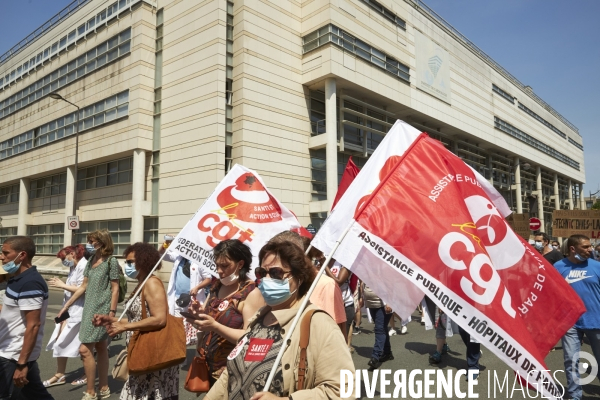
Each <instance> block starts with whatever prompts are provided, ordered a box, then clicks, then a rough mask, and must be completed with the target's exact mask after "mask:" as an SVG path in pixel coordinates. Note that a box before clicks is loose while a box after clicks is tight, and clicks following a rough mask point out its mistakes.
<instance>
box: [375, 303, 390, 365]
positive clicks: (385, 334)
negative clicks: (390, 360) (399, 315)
mask: <svg viewBox="0 0 600 400" xmlns="http://www.w3.org/2000/svg"><path fill="white" fill-rule="evenodd" d="M369 313H370V314H371V318H373V322H374V323H375V345H374V346H373V352H372V353H371V357H372V358H375V359H377V360H379V359H380V358H381V357H382V356H384V355H387V354H389V353H391V352H392V347H391V346H390V334H389V331H388V323H389V322H390V319H392V315H394V314H386V313H385V308H384V307H381V308H369Z"/></svg>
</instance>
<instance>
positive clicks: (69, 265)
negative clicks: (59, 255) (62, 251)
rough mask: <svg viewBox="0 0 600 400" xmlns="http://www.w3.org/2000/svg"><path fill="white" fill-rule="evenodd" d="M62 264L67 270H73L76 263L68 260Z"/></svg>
mask: <svg viewBox="0 0 600 400" xmlns="http://www.w3.org/2000/svg"><path fill="white" fill-rule="evenodd" d="M62 263H63V265H64V266H65V267H67V268H73V266H74V265H75V261H73V260H67V259H66V258H65V259H64V260H63V262H62Z"/></svg>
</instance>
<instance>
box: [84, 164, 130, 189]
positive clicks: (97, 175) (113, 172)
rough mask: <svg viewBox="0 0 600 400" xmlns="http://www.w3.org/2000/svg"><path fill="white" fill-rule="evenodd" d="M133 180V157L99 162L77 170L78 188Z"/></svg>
mask: <svg viewBox="0 0 600 400" xmlns="http://www.w3.org/2000/svg"><path fill="white" fill-rule="evenodd" d="M131 182H133V157H128V158H124V159H122V160H117V161H111V162H109V163H104V164H98V165H94V166H92V167H87V168H83V169H80V170H79V171H77V190H87V189H96V188H101V187H105V186H112V185H119V184H123V183H131Z"/></svg>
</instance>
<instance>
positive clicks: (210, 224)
mask: <svg viewBox="0 0 600 400" xmlns="http://www.w3.org/2000/svg"><path fill="white" fill-rule="evenodd" d="M224 210H225V209H224V208H222V209H220V210H216V211H213V212H211V213H208V214H206V215H205V216H204V217H202V218H200V220H199V221H198V229H199V230H200V231H202V232H209V233H210V234H209V235H208V236H207V237H206V243H207V244H208V245H209V246H210V247H211V248H212V247H215V246H216V245H217V244H219V242H221V241H223V240H229V239H238V240H239V241H240V242H245V241H248V242H251V241H252V235H254V231H253V230H252V229H250V228H248V229H246V228H244V227H243V226H241V225H239V224H237V223H236V222H235V215H232V214H227V213H225V219H222V218H221V215H222V214H223V211H224ZM236 225H237V226H236Z"/></svg>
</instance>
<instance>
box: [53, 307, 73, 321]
mask: <svg viewBox="0 0 600 400" xmlns="http://www.w3.org/2000/svg"><path fill="white" fill-rule="evenodd" d="M70 317H71V316H70V315H69V310H67V311H65V312H64V313H62V315H61V316H60V317H56V318H54V322H56V323H57V324H60V323H61V322H63V321H64V320H65V319H68V318H70Z"/></svg>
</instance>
